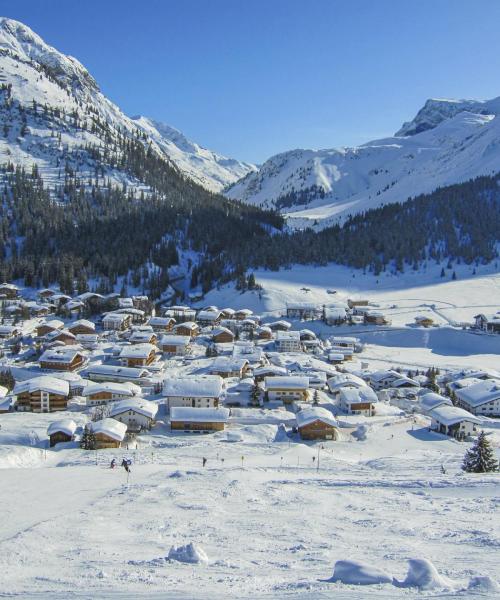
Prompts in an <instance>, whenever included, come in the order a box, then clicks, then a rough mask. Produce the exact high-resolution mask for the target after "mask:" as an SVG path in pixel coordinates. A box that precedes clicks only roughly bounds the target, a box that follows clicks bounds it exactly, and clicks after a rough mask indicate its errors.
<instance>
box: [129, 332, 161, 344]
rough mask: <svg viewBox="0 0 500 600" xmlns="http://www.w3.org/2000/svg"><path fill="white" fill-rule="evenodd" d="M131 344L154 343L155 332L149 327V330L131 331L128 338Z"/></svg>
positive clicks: (155, 338)
mask: <svg viewBox="0 0 500 600" xmlns="http://www.w3.org/2000/svg"><path fill="white" fill-rule="evenodd" d="M128 341H129V342H130V343H131V344H152V345H153V346H155V345H156V342H157V337H156V333H155V332H154V331H153V330H152V329H151V330H150V331H144V330H136V331H133V332H132V334H131V336H130V337H129V338H128Z"/></svg>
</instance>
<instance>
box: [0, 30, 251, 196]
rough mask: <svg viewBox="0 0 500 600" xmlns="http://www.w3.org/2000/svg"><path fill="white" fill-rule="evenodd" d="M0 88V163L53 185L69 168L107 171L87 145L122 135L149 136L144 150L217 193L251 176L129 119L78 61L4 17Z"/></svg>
mask: <svg viewBox="0 0 500 600" xmlns="http://www.w3.org/2000/svg"><path fill="white" fill-rule="evenodd" d="M0 85H1V86H2V89H1V90H0V121H1V123H2V130H0V164H4V163H7V162H12V163H14V164H22V165H24V166H27V167H28V168H31V166H32V164H33V163H36V164H37V165H38V167H39V169H40V172H41V174H42V176H43V177H44V179H46V180H47V181H48V182H50V183H51V184H54V183H58V182H59V180H60V179H61V170H64V166H65V164H66V163H68V164H69V165H70V166H71V167H72V168H73V169H75V170H76V171H78V173H79V174H81V175H82V176H83V177H85V178H87V177H92V176H94V177H95V174H96V168H97V169H102V168H103V165H100V164H96V163H95V162H94V160H93V158H92V155H91V153H89V152H88V149H87V146H88V145H95V146H98V147H99V146H103V147H104V146H106V147H108V148H109V147H112V146H113V144H114V143H116V142H117V141H119V139H120V135H125V136H130V137H132V136H133V137H138V136H141V135H142V136H144V133H145V134H146V135H145V137H143V141H144V143H145V144H149V143H151V147H152V148H153V150H154V151H156V152H157V153H158V154H159V155H161V156H163V157H164V158H165V159H167V160H168V161H169V162H171V163H173V164H174V165H176V166H177V168H178V169H179V170H180V171H181V172H183V173H184V174H185V175H186V176H188V177H192V178H193V179H194V180H195V181H196V182H197V183H199V184H201V185H203V186H205V187H207V188H208V189H210V190H212V191H220V190H221V189H222V188H223V187H224V186H226V185H228V184H229V183H231V182H233V181H235V180H237V179H238V178H240V177H242V176H243V175H245V174H246V173H247V172H249V171H250V170H252V169H254V167H253V166H252V165H245V164H244V163H239V162H238V161H235V160H232V159H227V158H225V157H222V156H219V155H217V154H215V153H213V152H210V151H209V150H205V149H203V148H200V147H199V146H198V145H197V144H194V143H192V142H188V140H186V139H185V138H184V136H183V135H182V134H181V133H180V132H177V131H176V130H174V129H171V128H169V127H168V126H163V125H161V126H160V125H158V124H153V123H152V122H150V121H147V120H145V119H140V120H133V119H130V118H129V117H127V116H126V115H125V114H124V113H123V112H122V111H121V110H120V109H119V108H118V107H117V106H116V105H115V104H113V103H112V102H111V101H110V100H108V99H107V98H106V97H105V96H104V95H103V94H102V92H101V91H100V90H99V87H98V85H97V83H96V81H95V80H94V79H93V77H92V76H91V75H90V73H89V72H88V71H87V70H86V69H85V67H84V66H83V65H82V64H81V63H79V62H78V61H77V60H76V59H75V58H73V57H70V56H66V55H64V54H62V53H60V52H58V51H57V50H56V49H55V48H52V47H51V46H49V45H48V44H46V43H45V42H44V41H43V40H42V39H41V38H40V37H39V36H38V35H37V34H35V33H34V32H33V31H32V30H31V29H30V28H29V27H27V26H25V25H23V24H22V23H19V22H17V21H14V20H11V19H7V18H1V19H0ZM23 124H24V127H23ZM61 166H62V167H63V169H61ZM100 175H101V176H102V177H103V178H104V177H106V178H108V177H109V178H110V179H111V180H112V181H114V182H116V183H123V182H125V183H128V184H129V185H132V186H134V185H135V186H137V187H138V188H140V187H141V186H140V182H136V181H133V180H131V179H130V177H129V176H128V175H126V174H125V173H123V172H120V171H119V170H117V169H113V168H107V167H104V172H101V173H100Z"/></svg>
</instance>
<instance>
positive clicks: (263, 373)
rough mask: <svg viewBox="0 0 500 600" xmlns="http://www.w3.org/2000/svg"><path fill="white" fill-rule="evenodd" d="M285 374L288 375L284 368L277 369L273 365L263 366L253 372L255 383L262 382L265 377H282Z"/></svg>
mask: <svg viewBox="0 0 500 600" xmlns="http://www.w3.org/2000/svg"><path fill="white" fill-rule="evenodd" d="M287 374H288V373H287V370H286V369H285V367H277V366H274V365H265V366H263V367H257V368H256V369H254V370H253V376H254V379H255V383H260V382H261V381H264V379H265V378H266V377H280V376H281V377H283V376H284V375H287Z"/></svg>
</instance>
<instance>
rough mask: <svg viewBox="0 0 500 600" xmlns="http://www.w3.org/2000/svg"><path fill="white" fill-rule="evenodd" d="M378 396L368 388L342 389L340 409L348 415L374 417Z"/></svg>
mask: <svg viewBox="0 0 500 600" xmlns="http://www.w3.org/2000/svg"><path fill="white" fill-rule="evenodd" d="M377 402H378V398H377V394H376V393H375V392H374V391H373V390H372V388H370V387H368V386H364V387H360V388H341V389H340V408H341V409H342V410H343V411H344V412H345V413H346V414H348V415H363V416H365V417H373V415H374V414H375V404H376V403H377Z"/></svg>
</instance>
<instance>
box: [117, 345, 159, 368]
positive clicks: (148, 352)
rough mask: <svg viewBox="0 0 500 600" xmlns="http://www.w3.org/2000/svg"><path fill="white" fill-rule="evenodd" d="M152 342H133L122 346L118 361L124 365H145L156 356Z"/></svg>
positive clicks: (151, 361)
mask: <svg viewBox="0 0 500 600" xmlns="http://www.w3.org/2000/svg"><path fill="white" fill-rule="evenodd" d="M156 350H157V348H156V346H153V344H133V345H130V346H124V347H123V349H122V351H121V352H120V362H121V364H122V365H124V366H126V367H147V366H148V365H150V364H151V363H153V362H154V360H155V358H156Z"/></svg>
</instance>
